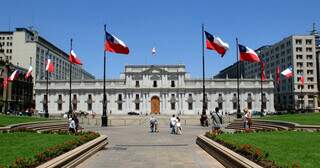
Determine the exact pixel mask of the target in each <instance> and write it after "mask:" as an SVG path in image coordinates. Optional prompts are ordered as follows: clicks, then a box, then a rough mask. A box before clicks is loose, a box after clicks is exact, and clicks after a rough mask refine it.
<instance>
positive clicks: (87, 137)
mask: <svg viewBox="0 0 320 168" xmlns="http://www.w3.org/2000/svg"><path fill="white" fill-rule="evenodd" d="M23 131H26V132H29V130H28V129H16V130H14V131H10V132H23ZM41 133H42V134H69V133H68V132H66V131H59V132H52V131H45V132H41ZM76 136H80V137H79V139H78V140H77V139H74V140H70V141H66V142H64V143H63V144H58V145H55V146H53V147H50V148H47V149H45V150H44V151H43V152H39V153H37V154H36V155H35V156H34V157H33V158H31V159H28V158H20V157H19V158H16V160H15V161H14V162H13V163H12V164H11V165H9V167H12V168H25V167H36V166H37V165H40V164H41V163H43V162H46V161H48V160H50V159H52V158H54V157H57V156H59V155H61V154H63V153H65V152H68V151H70V150H72V149H74V148H76V147H78V146H80V145H82V144H84V143H86V142H88V141H91V140H93V139H95V138H97V137H99V136H100V135H99V134H98V133H95V132H81V133H77V134H76ZM0 168H1V166H0Z"/></svg>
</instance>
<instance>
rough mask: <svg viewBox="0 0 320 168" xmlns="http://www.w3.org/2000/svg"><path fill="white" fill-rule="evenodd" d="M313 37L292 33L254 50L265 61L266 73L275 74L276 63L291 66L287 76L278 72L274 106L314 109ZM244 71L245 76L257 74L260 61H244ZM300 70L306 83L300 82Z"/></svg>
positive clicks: (315, 88)
mask: <svg viewBox="0 0 320 168" xmlns="http://www.w3.org/2000/svg"><path fill="white" fill-rule="evenodd" d="M315 44H316V41H315V36H314V35H292V36H289V37H287V38H284V39H283V40H281V41H279V42H277V43H275V44H273V45H268V46H263V47H261V48H259V49H257V50H256V52H257V53H258V54H259V55H260V57H261V59H262V60H263V61H264V62H265V63H266V66H265V74H266V75H267V76H273V78H275V71H276V67H277V66H278V65H279V66H280V69H281V71H283V70H285V69H286V68H288V67H289V66H292V67H293V73H294V77H293V78H291V79H286V78H284V76H282V75H281V81H280V87H279V94H278V92H277V89H275V100H276V101H275V106H276V107H277V108H279V109H292V108H293V107H295V109H301V108H308V109H317V108H318V103H317V96H318V93H319V90H318V86H317V81H318V76H317V74H318V73H317V65H316V58H317V57H316V45H315ZM244 67H245V70H244V73H245V75H246V77H248V78H254V77H256V76H259V75H260V72H261V70H260V64H258V63H250V62H245V65H244ZM300 74H303V76H304V79H305V84H304V86H302V85H301V84H300V77H299V75H300Z"/></svg>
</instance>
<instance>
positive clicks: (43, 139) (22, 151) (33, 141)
mask: <svg viewBox="0 0 320 168" xmlns="http://www.w3.org/2000/svg"><path fill="white" fill-rule="evenodd" d="M78 138H80V137H79V136H73V135H57V134H38V133H28V132H15V133H1V134H0V151H1V152H0V167H1V166H6V165H8V164H11V163H12V162H13V161H14V160H15V159H16V157H27V158H32V157H34V156H35V155H36V153H38V152H41V151H44V150H45V149H46V148H48V147H52V146H54V145H57V144H62V143H63V142H65V141H68V140H72V139H78Z"/></svg>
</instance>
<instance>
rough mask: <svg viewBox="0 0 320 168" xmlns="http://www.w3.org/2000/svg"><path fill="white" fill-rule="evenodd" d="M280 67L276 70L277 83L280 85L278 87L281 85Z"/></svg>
mask: <svg viewBox="0 0 320 168" xmlns="http://www.w3.org/2000/svg"><path fill="white" fill-rule="evenodd" d="M280 71H281V70H280V66H279V65H278V66H277V68H276V82H277V83H278V85H279V84H280Z"/></svg>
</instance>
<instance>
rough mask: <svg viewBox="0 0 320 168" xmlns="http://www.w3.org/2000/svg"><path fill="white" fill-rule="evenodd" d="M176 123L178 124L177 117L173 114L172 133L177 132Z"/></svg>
mask: <svg viewBox="0 0 320 168" xmlns="http://www.w3.org/2000/svg"><path fill="white" fill-rule="evenodd" d="M176 124H177V118H176V116H175V115H174V114H173V115H172V117H171V118H170V128H171V134H176Z"/></svg>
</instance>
